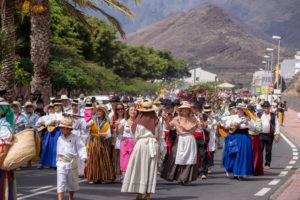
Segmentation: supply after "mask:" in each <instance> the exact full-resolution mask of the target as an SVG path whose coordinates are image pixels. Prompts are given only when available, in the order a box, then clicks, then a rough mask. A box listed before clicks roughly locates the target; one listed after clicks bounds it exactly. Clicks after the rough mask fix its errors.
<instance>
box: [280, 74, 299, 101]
mask: <svg viewBox="0 0 300 200" xmlns="http://www.w3.org/2000/svg"><path fill="white" fill-rule="evenodd" d="M283 95H285V96H297V97H299V96H300V72H298V73H297V74H295V76H294V78H293V80H292V82H291V84H290V85H289V87H288V88H287V89H286V90H285V91H284V93H283Z"/></svg>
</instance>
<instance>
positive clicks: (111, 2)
mask: <svg viewBox="0 0 300 200" xmlns="http://www.w3.org/2000/svg"><path fill="white" fill-rule="evenodd" d="M102 1H104V2H105V3H106V4H107V5H108V6H111V7H113V8H115V9H117V10H119V11H120V12H122V13H123V14H124V15H126V16H128V17H131V18H133V17H134V16H135V14H134V13H133V12H132V11H131V10H130V9H129V8H128V7H126V6H125V5H123V4H122V3H120V2H119V1H118V0H102ZM135 1H138V2H139V0H135Z"/></svg>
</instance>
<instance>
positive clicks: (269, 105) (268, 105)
mask: <svg viewBox="0 0 300 200" xmlns="http://www.w3.org/2000/svg"><path fill="white" fill-rule="evenodd" d="M261 107H263V108H266V107H271V104H270V102H269V101H264V103H263V104H262V105H261Z"/></svg>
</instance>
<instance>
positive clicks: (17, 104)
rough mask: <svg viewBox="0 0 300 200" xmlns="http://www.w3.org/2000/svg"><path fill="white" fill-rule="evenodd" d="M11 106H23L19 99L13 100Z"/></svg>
mask: <svg viewBox="0 0 300 200" xmlns="http://www.w3.org/2000/svg"><path fill="white" fill-rule="evenodd" d="M11 107H18V108H21V103H20V102H18V101H13V102H12V103H11Z"/></svg>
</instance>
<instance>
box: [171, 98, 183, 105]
mask: <svg viewBox="0 0 300 200" xmlns="http://www.w3.org/2000/svg"><path fill="white" fill-rule="evenodd" d="M173 103H174V105H175V106H180V105H181V103H180V101H179V99H175V100H174V101H173Z"/></svg>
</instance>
